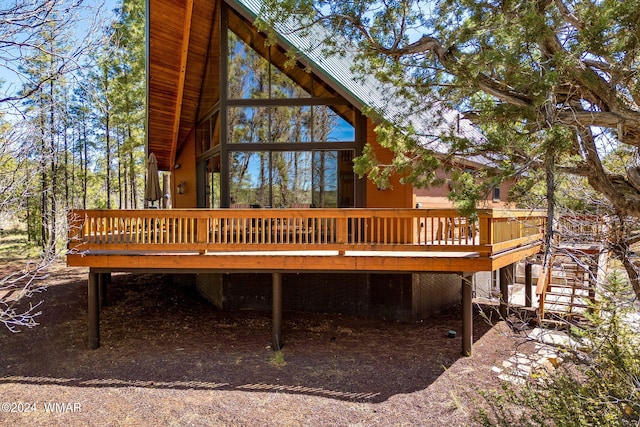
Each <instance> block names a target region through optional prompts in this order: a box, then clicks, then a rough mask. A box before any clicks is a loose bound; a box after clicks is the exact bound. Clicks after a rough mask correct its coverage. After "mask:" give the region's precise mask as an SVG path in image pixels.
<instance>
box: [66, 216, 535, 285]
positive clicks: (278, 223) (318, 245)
mask: <svg viewBox="0 0 640 427" xmlns="http://www.w3.org/2000/svg"><path fill="white" fill-rule="evenodd" d="M544 223H545V217H544V215H543V213H540V212H531V211H521V210H485V211H481V212H480V215H479V217H478V219H477V220H476V221H471V220H470V219H469V218H465V217H461V216H459V215H458V214H457V213H456V212H455V211H453V210H446V209H215V210H200V209H186V210H182V209H180V210H178V209H171V210H157V209H148V210H76V211H72V212H71V213H70V216H69V224H70V234H69V252H68V255H67V264H68V265H69V266H73V267H75V266H83V267H92V268H95V269H101V270H108V271H137V270H155V271H160V270H167V271H168V270H171V271H176V270H177V271H193V272H195V271H212V270H214V271H225V272H232V271H264V272H269V271H292V270H293V271H360V272H381V271H384V272H420V271H441V272H460V271H464V272H476V271H493V270H496V269H498V268H501V267H503V266H505V265H509V264H511V263H513V262H515V261H518V260H520V259H523V258H525V257H527V256H529V255H531V254H534V253H536V252H538V251H539V248H540V244H541V241H542V230H543V228H544Z"/></svg>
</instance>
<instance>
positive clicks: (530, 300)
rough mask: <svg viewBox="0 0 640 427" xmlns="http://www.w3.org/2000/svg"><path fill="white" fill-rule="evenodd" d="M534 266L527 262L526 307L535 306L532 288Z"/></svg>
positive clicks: (525, 270)
mask: <svg viewBox="0 0 640 427" xmlns="http://www.w3.org/2000/svg"><path fill="white" fill-rule="evenodd" d="M532 267H533V264H532V263H530V262H529V261H527V262H526V263H525V264H524V306H525V307H531V306H532V305H533V298H532V295H531V294H532V292H531V286H532V285H533V275H532V271H531V270H532Z"/></svg>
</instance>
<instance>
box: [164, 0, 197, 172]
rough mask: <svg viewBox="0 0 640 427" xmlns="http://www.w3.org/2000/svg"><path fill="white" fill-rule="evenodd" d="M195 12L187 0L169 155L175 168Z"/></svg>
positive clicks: (191, 3) (189, 0)
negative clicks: (192, 19) (190, 37)
mask: <svg viewBox="0 0 640 427" xmlns="http://www.w3.org/2000/svg"><path fill="white" fill-rule="evenodd" d="M192 13H193V0H187V4H186V10H185V14H184V27H183V28H184V29H183V33H182V49H181V52H180V76H179V79H178V93H177V97H176V100H177V102H176V106H175V112H174V116H173V131H172V133H171V155H170V157H169V167H170V168H173V165H174V163H175V155H176V149H177V143H178V132H179V129H180V116H181V112H182V95H183V93H184V81H185V76H186V71H187V55H188V53H189V36H190V34H191V16H192Z"/></svg>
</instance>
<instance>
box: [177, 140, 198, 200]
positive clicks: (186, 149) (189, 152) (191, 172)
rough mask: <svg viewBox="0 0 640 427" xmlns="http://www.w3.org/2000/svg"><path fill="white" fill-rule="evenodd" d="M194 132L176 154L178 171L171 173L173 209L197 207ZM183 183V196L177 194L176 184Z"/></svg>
mask: <svg viewBox="0 0 640 427" xmlns="http://www.w3.org/2000/svg"><path fill="white" fill-rule="evenodd" d="M195 149H196V144H195V132H191V133H190V134H189V137H188V138H187V139H186V143H185V144H184V145H183V146H182V150H181V151H180V153H178V158H177V159H176V164H179V165H180V168H179V169H174V170H172V171H171V196H172V197H171V200H172V202H173V204H172V205H173V207H174V208H195V207H196V206H197V193H196V188H197V182H196V153H195ZM180 182H184V190H185V191H184V194H178V188H177V187H178V184H180Z"/></svg>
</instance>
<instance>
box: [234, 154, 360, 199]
mask: <svg viewBox="0 0 640 427" xmlns="http://www.w3.org/2000/svg"><path fill="white" fill-rule="evenodd" d="M352 160H353V152H352V150H343V151H337V150H315V151H273V152H267V151H261V152H243V151H239V152H231V153H230V154H229V162H230V166H231V167H230V174H229V175H230V176H229V188H230V196H231V206H238V205H254V206H261V207H274V208H281V207H301V206H309V207H311V206H315V207H326V208H331V207H352V206H353V200H354V197H353V190H354V187H353V182H354V176H353V164H352Z"/></svg>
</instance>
